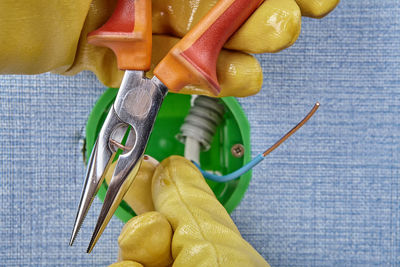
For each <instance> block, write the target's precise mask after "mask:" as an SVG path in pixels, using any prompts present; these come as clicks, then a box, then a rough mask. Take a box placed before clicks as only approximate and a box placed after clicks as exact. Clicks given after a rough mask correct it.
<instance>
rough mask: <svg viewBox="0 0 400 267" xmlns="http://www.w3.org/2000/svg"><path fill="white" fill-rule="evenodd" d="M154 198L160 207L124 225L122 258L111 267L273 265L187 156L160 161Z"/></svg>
mask: <svg viewBox="0 0 400 267" xmlns="http://www.w3.org/2000/svg"><path fill="white" fill-rule="evenodd" d="M152 197H153V202H154V207H155V209H156V211H152V212H147V213H144V214H141V215H139V216H136V217H134V218H132V219H131V220H130V221H129V222H128V223H127V224H126V225H125V226H124V228H123V230H122V232H121V235H120V237H119V238H118V243H119V246H120V255H119V258H120V260H121V262H119V263H116V264H113V265H111V266H113V267H117V266H141V265H134V264H138V263H140V264H142V265H143V266H159V267H162V266H170V265H171V264H172V263H173V266H269V265H268V263H267V262H266V261H265V260H264V259H263V258H262V257H261V255H260V254H259V253H258V252H257V251H256V250H255V249H254V248H253V247H252V246H251V245H250V244H249V243H247V242H246V241H245V240H244V239H243V238H242V236H241V235H240V233H239V230H238V229H237V227H236V226H235V224H234V223H233V221H232V219H231V218H230V217H229V215H228V213H227V212H226V210H225V209H224V207H223V206H222V205H221V204H220V203H219V202H218V200H217V199H216V197H215V196H214V194H213V192H212V191H211V189H210V187H209V186H208V185H207V183H206V182H205V180H204V178H203V176H202V175H201V173H200V172H199V171H198V169H197V168H196V167H195V166H194V165H193V164H192V163H191V162H190V161H188V160H187V159H185V158H182V157H179V156H172V157H169V158H167V159H165V160H164V161H163V162H161V163H160V164H159V165H158V167H157V168H156V170H155V172H154V175H153V178H152ZM172 232H173V234H172ZM129 264H131V265H129Z"/></svg>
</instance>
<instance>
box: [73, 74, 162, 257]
mask: <svg viewBox="0 0 400 267" xmlns="http://www.w3.org/2000/svg"><path fill="white" fill-rule="evenodd" d="M143 75H144V73H143V72H141V71H126V73H125V75H124V79H123V81H122V84H121V88H120V90H119V91H118V94H117V97H116V100H115V102H114V104H113V105H112V107H111V109H110V111H109V113H108V115H107V118H106V120H105V122H104V124H103V127H102V128H101V130H100V133H99V136H98V138H97V141H96V143H95V145H94V148H93V151H92V154H91V156H90V159H89V162H88V167H87V172H86V179H85V184H84V188H83V192H82V197H81V200H80V203H79V208H78V213H77V216H76V221H75V226H74V229H73V233H72V237H71V241H70V244H71V245H72V243H73V242H74V239H75V237H76V234H77V232H78V231H79V228H80V226H81V225H82V223H83V220H84V218H85V216H86V213H87V212H88V210H89V208H90V205H91V203H92V201H93V199H94V197H95V195H96V193H97V191H98V190H99V188H100V186H101V184H102V183H103V181H104V177H105V173H106V172H107V170H108V168H109V166H110V165H111V163H112V162H113V160H114V158H115V155H116V153H117V151H118V150H119V149H120V150H121V151H122V153H121V154H120V155H119V158H118V161H117V164H116V166H115V170H114V173H113V176H112V178H111V182H110V184H109V185H108V190H107V194H106V197H105V199H104V204H103V207H102V209H101V212H100V215H99V219H98V221H97V224H96V227H95V230H94V233H93V236H92V240H91V242H90V245H89V248H88V252H90V251H91V249H92V248H93V246H94V244H95V243H96V242H97V240H98V238H99V237H100V235H101V233H102V232H103V230H104V228H105V226H106V225H107V223H108V222H109V220H110V219H111V217H112V215H113V214H114V212H115V210H116V209H117V207H118V205H119V204H120V202H121V200H122V198H123V197H124V195H125V193H126V192H127V190H128V189H129V186H130V185H131V184H132V182H133V180H134V178H135V176H136V174H137V172H138V170H139V167H140V164H141V161H142V158H143V154H144V151H145V149H146V145H147V140H148V139H149V137H150V133H151V131H152V129H153V125H154V121H155V119H156V116H157V113H158V111H159V108H160V106H161V103H162V101H163V99H164V96H165V95H166V93H167V91H168V89H167V88H166V87H165V86H157V82H155V81H152V80H150V79H147V78H144V77H143ZM124 139H126V140H124ZM123 141H125V142H123Z"/></svg>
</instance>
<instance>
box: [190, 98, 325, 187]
mask: <svg viewBox="0 0 400 267" xmlns="http://www.w3.org/2000/svg"><path fill="white" fill-rule="evenodd" d="M319 105H320V104H319V102H317V103H315V105H314V107H313V108H312V109H311V111H310V112H309V113H308V114H307V115H306V116H305V117H304V118H303V119H302V120H301V121H300V122H299V123H298V124H297V125H296V126H295V127H293V128H292V129H291V130H290V131H289V132H287V133H286V134H285V135H284V136H283V137H282V138H281V139H279V140H278V141H277V142H276V143H275V144H273V145H272V146H271V147H270V148H268V149H267V150H265V152H264V153H261V154H259V155H258V156H256V157H255V158H253V159H252V160H251V161H250V162H249V163H247V164H246V165H244V166H243V167H241V168H240V169H238V170H236V171H234V172H232V173H230V174H227V175H222V176H221V175H216V174H212V173H209V172H206V171H205V170H203V169H201V167H200V165H199V164H197V163H196V162H193V161H192V162H193V163H194V165H196V167H197V168H198V169H199V170H200V172H201V173H202V174H203V176H204V177H205V178H207V179H209V180H213V181H216V182H228V181H231V180H234V179H236V178H238V177H240V176H241V175H243V174H245V173H246V172H248V171H249V170H251V169H252V168H253V167H254V166H256V165H257V164H258V163H260V162H261V161H262V160H263V159H264V158H265V157H266V156H267V155H268V154H269V153H271V152H272V151H274V150H275V149H276V148H277V147H279V146H280V145H281V144H282V143H283V142H285V141H286V140H287V139H288V138H289V137H290V136H291V135H292V134H294V133H295V132H296V131H297V130H298V129H300V128H301V127H302V126H303V125H304V124H305V123H306V122H307V121H308V120H309V119H310V118H311V117H312V116H313V115H314V113H315V112H316V111H317V109H318V108H319Z"/></svg>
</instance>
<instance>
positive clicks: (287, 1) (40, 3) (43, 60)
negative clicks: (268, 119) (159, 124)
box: [0, 0, 339, 96]
mask: <svg viewBox="0 0 400 267" xmlns="http://www.w3.org/2000/svg"><path fill="white" fill-rule="evenodd" d="M216 2H217V0H198V1H189V0H169V1H167V0H153V25H154V26H153V32H154V33H155V34H157V35H155V36H154V43H153V60H152V66H153V67H154V66H155V64H156V63H157V62H158V61H159V60H160V59H161V58H162V57H163V55H165V53H166V52H167V51H168V50H169V48H171V46H172V45H173V44H174V43H175V42H176V41H177V40H178V39H177V38H179V37H182V36H183V35H184V34H185V33H186V32H187V31H188V30H189V29H190V28H191V27H192V26H194V25H195V24H196V23H197V22H198V21H199V19H200V18H201V17H202V16H204V15H205V14H206V12H207V11H208V10H209V9H210V8H211V7H212V6H214V5H215V3H216ZM338 2H339V0H267V1H265V2H264V3H263V4H262V5H261V6H260V7H259V8H258V10H257V11H256V12H255V13H254V14H253V15H252V16H251V17H250V18H249V19H248V21H247V22H246V23H245V24H244V25H243V26H242V27H241V28H240V29H239V31H238V32H237V33H236V34H235V35H234V36H233V37H232V38H231V40H230V41H228V43H227V44H226V46H225V47H226V48H228V49H229V50H224V51H223V52H222V53H221V55H220V57H219V60H218V66H217V74H218V79H219V81H220V84H221V86H222V91H221V93H220V95H219V96H228V95H229V96H248V95H252V94H256V93H257V92H258V91H259V90H260V88H261V83H262V70H261V67H260V65H259V64H258V62H257V60H256V59H255V58H254V57H252V56H251V55H249V54H247V53H265V52H277V51H280V50H282V49H284V48H286V47H288V46H290V45H292V44H293V43H294V42H295V41H296V39H297V37H298V35H299V33H300V26H301V14H303V15H305V16H311V17H317V18H319V17H322V16H324V15H326V14H327V13H329V12H330V11H331V10H332V9H333V8H334V7H335V6H336V5H337V4H338ZM115 3H116V1H107V0H93V1H91V0H79V1H77V0H70V1H44V0H32V1H23V2H21V1H14V0H3V1H0V73H2V74H11V73H13V74H38V73H43V72H48V71H52V72H55V73H60V74H65V75H74V74H76V73H78V72H80V71H82V70H91V71H93V72H94V73H95V74H96V75H97V77H98V78H99V80H100V81H101V82H103V83H104V84H105V85H106V86H111V87H119V85H120V82H121V78H122V76H123V72H122V71H119V70H118V69H117V64H116V58H115V56H114V54H113V52H112V51H111V50H110V49H108V48H102V47H96V46H93V45H89V44H88V43H87V41H86V36H87V34H88V33H89V32H91V31H93V30H95V29H97V28H99V27H100V26H101V25H102V24H103V23H104V22H105V21H107V19H108V18H109V16H110V15H111V13H112V11H113V9H114V6H115ZM173 37H175V38H173ZM182 93H195V94H199V93H203V94H208V93H207V92H206V91H204V90H201V89H199V88H194V87H187V88H185V89H183V90H182Z"/></svg>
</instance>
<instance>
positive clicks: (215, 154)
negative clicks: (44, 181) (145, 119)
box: [86, 88, 251, 222]
mask: <svg viewBox="0 0 400 267" xmlns="http://www.w3.org/2000/svg"><path fill="white" fill-rule="evenodd" d="M117 92H118V90H117V89H114V88H109V89H108V90H107V91H106V92H105V93H104V94H103V95H102V96H101V97H100V98H99V100H98V101H97V103H96V104H95V106H94V108H93V109H92V112H91V114H90V116H89V119H88V122H87V125H86V159H89V156H90V153H91V151H92V149H93V146H94V143H95V142H96V139H97V135H98V133H99V132H100V129H101V127H102V125H103V123H104V120H105V118H106V116H107V114H108V111H109V110H110V107H111V106H112V104H113V102H114V100H115V97H116V96H117ZM220 101H221V103H222V104H223V105H224V108H225V112H224V115H223V120H222V122H221V123H220V124H219V125H218V127H217V130H216V133H215V135H214V136H213V139H212V142H211V147H210V149H209V150H208V151H203V152H201V153H200V166H201V167H202V169H204V170H207V171H209V172H216V173H219V174H222V175H223V174H228V173H231V172H233V171H235V170H237V169H239V168H240V167H242V166H243V165H245V164H246V163H247V162H249V161H250V160H251V144H250V126H249V122H248V120H247V117H246V115H245V113H244V112H243V110H242V108H241V107H240V105H239V103H238V102H237V100H236V99H235V98H233V97H225V98H221V99H220ZM190 107H191V96H190V95H182V94H173V93H168V94H167V96H166V97H165V100H164V102H163V104H162V106H161V109H160V111H159V114H158V116H157V119H156V122H155V124H154V128H153V132H152V134H151V136H150V139H149V143H148V145H147V149H146V152H145V154H147V155H150V156H151V157H153V158H155V159H157V160H158V161H160V162H161V161H162V160H163V159H165V158H167V157H169V156H171V155H181V156H183V153H184V145H183V144H182V143H181V142H179V141H178V140H177V138H176V136H177V135H178V134H179V131H180V127H181V125H182V124H183V123H184V119H185V117H186V115H187V114H188V113H189V110H190ZM239 147H240V148H243V149H242V151H240V153H238V148H239ZM250 179H251V171H249V172H247V173H246V174H244V175H242V176H240V177H239V178H238V179H236V180H233V181H229V182H226V183H217V182H214V181H209V180H207V183H208V184H209V186H210V187H211V189H212V190H213V192H214V194H215V196H216V197H217V199H218V200H219V202H220V203H221V204H222V205H223V206H224V207H225V209H226V210H227V211H228V212H229V213H231V212H232V211H233V210H234V209H235V208H236V206H237V205H239V203H240V201H241V200H242V198H243V196H244V194H245V192H246V190H247V187H248V185H249V183H250ZM106 192H107V184H106V182H104V183H103V185H102V186H101V187H100V189H99V192H98V193H97V196H98V197H99V198H100V199H101V201H103V200H104V197H105V195H106ZM115 215H116V216H117V217H118V218H119V219H121V220H122V221H123V222H127V221H128V220H129V219H131V218H132V217H133V216H136V214H135V212H134V211H133V210H132V209H131V207H130V206H129V205H128V204H127V203H126V202H124V201H122V202H121V204H120V206H119V207H118V209H117V211H116V212H115Z"/></svg>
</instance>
